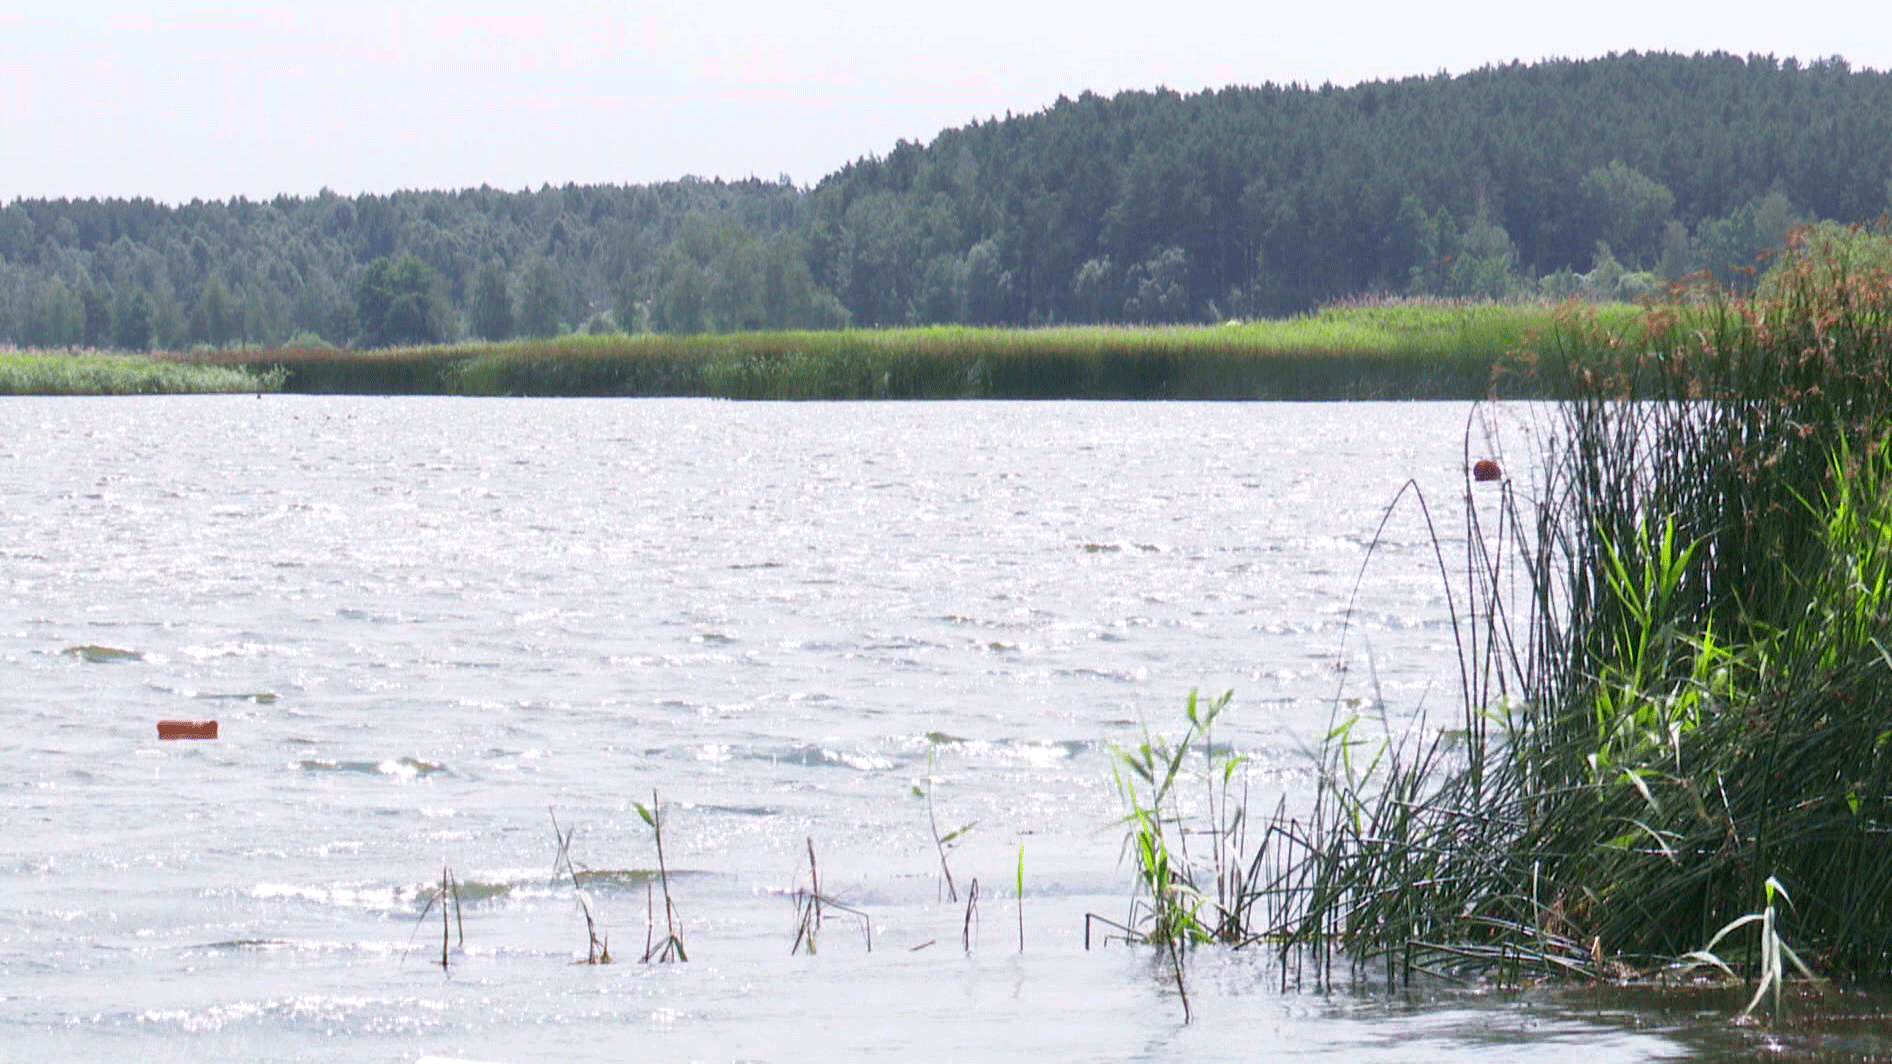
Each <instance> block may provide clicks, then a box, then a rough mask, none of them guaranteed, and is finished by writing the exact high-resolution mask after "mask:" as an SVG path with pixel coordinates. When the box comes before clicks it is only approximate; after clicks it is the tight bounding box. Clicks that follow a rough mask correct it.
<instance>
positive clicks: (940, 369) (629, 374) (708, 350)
mask: <svg viewBox="0 0 1892 1064" xmlns="http://www.w3.org/2000/svg"><path fill="white" fill-rule="evenodd" d="M1552 316H1553V310H1552V308H1550V307H1548V306H1543V305H1528V304H1523V305H1520V304H1508V305H1501V304H1482V305H1480V304H1467V305H1451V304H1437V303H1396V304H1386V303H1382V304H1372V305H1360V306H1349V307H1333V308H1328V309H1326V310H1323V311H1321V312H1319V313H1317V314H1311V315H1305V316H1302V317H1298V318H1292V319H1286V320H1282V321H1268V322H1256V323H1251V324H1231V325H1216V326H1168V327H1120V326H1073V327H1060V328H1042V329H996V328H972V327H963V326H939V327H931V328H913V329H885V330H862V329H854V330H841V331H833V332H756V333H728V334H720V335H698V336H655V335H642V336H622V335H599V336H592V335H572V336H565V337H559V338H557V339H551V340H529V341H513V342H508V343H499V344H464V345H454V346H442V347H426V348H412V349H395V350H387V351H371V352H349V351H328V350H303V351H276V352H260V353H259V352H253V351H252V352H242V353H233V354H228V355H214V356H199V358H200V359H201V360H203V361H208V362H214V363H224V364H244V365H265V366H274V367H280V368H281V369H282V370H283V372H284V373H285V374H286V384H285V387H286V388H287V389H288V390H290V391H300V392H371V393H416V392H421V393H427V392H436V393H450V394H472V395H648V396H661V395H703V396H719V397H724V398H731V399H798V400H808V399H957V398H994V399H1054V398H1078V399H1368V398H1403V399H1443V398H1458V399H1465V398H1478V397H1482V396H1484V395H1486V394H1487V393H1488V391H1489V389H1490V385H1491V376H1492V370H1493V367H1494V365H1496V364H1497V363H1498V361H1499V360H1500V359H1501V358H1502V357H1503V356H1504V355H1505V354H1506V353H1507V352H1509V351H1511V350H1513V349H1514V348H1516V347H1517V346H1518V344H1519V343H1520V341H1521V340H1522V338H1523V337H1525V336H1526V335H1529V334H1530V333H1532V332H1533V331H1534V330H1537V329H1542V328H1545V327H1548V326H1549V325H1550V323H1551V321H1552Z"/></svg>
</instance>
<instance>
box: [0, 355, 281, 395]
mask: <svg viewBox="0 0 1892 1064" xmlns="http://www.w3.org/2000/svg"><path fill="white" fill-rule="evenodd" d="M282 382H283V375H282V374H280V373H273V372H270V371H267V370H264V371H260V372H258V371H252V370H249V369H245V368H242V367H238V366H200V365H190V364H185V363H178V362H170V361H164V360H160V359H148V358H138V357H129V356H121V355H101V354H63V353H42V352H26V353H22V352H12V353H0V395H160V394H166V395H169V394H183V393H196V392H273V391H279V390H280V389H281V388H282Z"/></svg>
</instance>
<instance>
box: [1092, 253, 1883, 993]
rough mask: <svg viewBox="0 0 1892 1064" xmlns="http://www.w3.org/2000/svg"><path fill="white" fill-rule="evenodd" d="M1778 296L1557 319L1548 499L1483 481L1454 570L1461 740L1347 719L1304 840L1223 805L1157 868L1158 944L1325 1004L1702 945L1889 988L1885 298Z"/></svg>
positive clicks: (1535, 482) (1141, 824)
mask: <svg viewBox="0 0 1892 1064" xmlns="http://www.w3.org/2000/svg"><path fill="white" fill-rule="evenodd" d="M1774 281H1775V283H1774V284H1772V285H1771V286H1770V287H1769V288H1768V290H1767V294H1766V295H1764V296H1763V297H1762V298H1759V299H1756V300H1754V301H1751V302H1737V301H1728V300H1718V299H1710V300H1706V301H1702V302H1696V303H1692V304H1687V305H1684V306H1681V307H1667V308H1657V309H1653V310H1650V311H1648V312H1647V313H1646V315H1645V316H1644V319H1643V321H1642V323H1641V325H1640V326H1639V327H1637V328H1634V329H1628V330H1626V329H1624V328H1622V327H1620V326H1619V325H1616V324H1612V323H1611V322H1609V321H1607V320H1601V319H1599V318H1598V317H1597V316H1596V315H1593V314H1589V313H1585V312H1581V311H1578V310H1576V309H1567V310H1565V311H1564V312H1563V315H1562V317H1561V319H1560V321H1559V323H1558V326H1557V328H1556V329H1555V330H1554V331H1552V332H1551V333H1548V334H1546V337H1545V338H1544V340H1543V342H1542V343H1541V344H1540V345H1539V348H1538V354H1537V358H1536V360H1535V361H1534V362H1531V363H1527V364H1526V365H1524V366H1522V367H1520V373H1521V374H1522V375H1523V376H1521V377H1520V378H1518V379H1531V380H1535V381H1536V382H1538V387H1542V388H1545V389H1546V390H1549V391H1552V392H1554V393H1555V392H1562V393H1563V394H1566V395H1568V396H1569V398H1567V399H1565V400H1564V401H1562V402H1559V403H1557V404H1555V405H1554V406H1550V407H1540V408H1536V409H1537V410H1538V411H1539V413H1538V415H1537V416H1538V417H1539V418H1540V421H1539V423H1538V424H1537V425H1536V433H1535V439H1536V441H1537V443H1536V446H1537V447H1538V449H1539V452H1538V453H1537V454H1535V455H1533V456H1529V457H1530V461H1529V462H1528V468H1529V469H1531V470H1532V472H1530V473H1527V474H1525V475H1524V479H1520V480H1512V481H1506V482H1504V483H1502V484H1497V485H1473V484H1470V483H1468V484H1467V492H1466V503H1465V509H1464V511H1463V520H1464V522H1465V527H1466V531H1467V539H1468V541H1469V542H1470V543H1471V544H1472V547H1471V548H1470V550H1469V556H1468V557H1467V558H1464V559H1454V560H1451V561H1450V562H1448V561H1447V560H1446V559H1445V558H1443V557H1441V558H1440V559H1439V565H1440V570H1441V575H1442V577H1444V576H1447V575H1448V574H1450V584H1451V586H1453V587H1455V589H1456V590H1455V593H1454V595H1453V602H1454V606H1453V609H1454V617H1453V623H1454V627H1455V631H1456V637H1457V640H1458V645H1459V648H1460V658H1461V670H1462V675H1463V690H1462V692H1461V697H1462V699H1463V705H1464V706H1465V707H1466V708H1465V709H1464V713H1463V717H1462V718H1461V719H1458V720H1455V721H1452V722H1450V724H1449V727H1447V728H1445V729H1438V728H1437V727H1436V726H1435V727H1427V726H1425V725H1424V724H1423V723H1422V724H1421V725H1419V726H1415V727H1414V728H1412V729H1411V730H1410V731H1407V732H1406V733H1405V734H1403V735H1398V734H1394V732H1393V731H1389V730H1387V729H1384V728H1383V727H1382V724H1381V722H1376V721H1374V720H1368V719H1360V718H1349V719H1342V720H1337V721H1336V723H1335V726H1334V729H1333V731H1332V733H1331V734H1330V735H1329V736H1328V737H1327V741H1326V742H1325V743H1324V744H1323V746H1322V748H1321V750H1320V752H1319V763H1320V766H1321V783H1320V786H1319V788H1318V795H1317V799H1316V801H1315V804H1314V806H1313V808H1312V810H1311V811H1310V812H1307V813H1304V814H1298V815H1296V816H1293V817H1290V816H1289V815H1288V814H1286V813H1285V812H1283V813H1281V814H1279V815H1277V816H1276V817H1274V818H1273V819H1272V820H1271V821H1269V822H1268V823H1267V824H1266V825H1265V826H1248V825H1244V824H1243V823H1242V821H1243V818H1244V817H1245V812H1244V811H1241V810H1239V808H1237V809H1236V810H1235V811H1234V812H1232V813H1231V812H1230V811H1229V810H1230V805H1229V803H1227V802H1224V804H1223V806H1222V807H1221V811H1220V812H1217V807H1216V806H1214V805H1213V804H1211V805H1210V806H1208V807H1207V808H1208V811H1209V812H1210V813H1211V814H1214V815H1212V816H1210V817H1208V818H1207V823H1206V824H1199V825H1197V826H1196V828H1195V833H1196V834H1197V835H1198V836H1199V837H1200V836H1202V835H1204V834H1207V835H1208V836H1210V837H1211V838H1212V839H1214V840H1218V841H1216V842H1215V843H1214V844H1215V846H1216V850H1215V851H1214V852H1215V862H1214V872H1213V874H1212V875H1211V874H1210V873H1209V872H1208V871H1206V870H1205V869H1206V868H1207V867H1208V866H1207V865H1205V864H1204V863H1203V862H1202V861H1201V860H1197V861H1195V862H1194V863H1193V864H1191V863H1190V862H1189V861H1188V860H1187V859H1181V860H1179V859H1178V858H1177V857H1175V856H1169V857H1161V855H1162V848H1161V847H1160V846H1154V847H1147V849H1150V850H1151V851H1152V852H1154V853H1156V854H1157V855H1158V856H1159V857H1161V859H1160V860H1158V859H1157V858H1150V859H1145V858H1143V857H1141V856H1139V870H1140V871H1141V872H1142V873H1143V878H1144V881H1145V885H1146V887H1145V894H1146V895H1147V896H1149V897H1150V898H1152V900H1151V901H1150V902H1149V903H1148V904H1147V905H1146V907H1145V912H1146V916H1145V919H1144V926H1143V927H1142V929H1141V930H1142V933H1143V934H1145V935H1147V936H1151V937H1152V940H1157V941H1160V940H1162V939H1163V938H1165V937H1167V938H1170V939H1180V940H1181V941H1184V942H1188V941H1191V940H1194V939H1204V940H1207V939H1213V940H1217V941H1224V942H1235V943H1251V944H1252V943H1265V944H1267V945H1268V946H1270V947H1271V948H1277V949H1280V950H1281V951H1282V956H1283V958H1284V959H1288V960H1293V961H1295V962H1297V963H1296V964H1293V965H1284V968H1283V971H1284V973H1286V972H1287V971H1288V970H1289V968H1290V967H1293V968H1294V970H1296V971H1298V972H1303V973H1304V972H1306V971H1308V970H1309V968H1308V964H1307V962H1308V961H1309V960H1312V962H1313V964H1312V969H1311V970H1312V971H1313V972H1314V974H1315V977H1316V978H1318V979H1326V978H1331V977H1332V976H1333V967H1334V962H1335V961H1336V960H1338V959H1343V958H1344V960H1345V961H1346V962H1347V963H1345V964H1342V965H1341V967H1342V968H1343V970H1345V971H1348V972H1351V973H1352V974H1353V975H1355V976H1358V975H1360V974H1362V973H1363V972H1365V971H1371V972H1375V973H1382V974H1383V975H1384V977H1385V978H1387V979H1389V980H1390V979H1409V978H1411V976H1412V975H1413V974H1414V973H1416V972H1433V973H1437V974H1442V975H1447V976H1471V975H1477V976H1482V977H1491V976H1494V975H1495V976H1496V977H1498V978H1500V979H1505V978H1511V977H1522V976H1523V975H1525V974H1531V973H1544V972H1563V973H1574V974H1578V975H1583V976H1588V977H1630V976H1648V975H1651V974H1652V973H1656V972H1676V971H1680V970H1682V969H1684V968H1687V967H1691V966H1698V965H1701V964H1703V963H1706V962H1709V961H1710V960H1711V958H1710V957H1709V956H1708V955H1707V954H1706V953H1704V952H1703V950H1704V947H1706V946H1708V945H1709V944H1710V943H1713V944H1714V948H1715V950H1716V956H1714V957H1713V958H1712V961H1713V962H1715V963H1720V962H1722V961H1723V960H1724V959H1725V960H1726V961H1729V962H1736V963H1739V962H1742V961H1743V960H1744V959H1745V960H1746V961H1748V962H1751V963H1757V964H1760V965H1762V966H1763V967H1765V968H1766V970H1767V971H1769V972H1770V973H1772V976H1771V977H1772V978H1774V979H1775V980H1776V981H1775V984H1774V985H1775V988H1776V990H1777V989H1778V981H1777V979H1778V974H1779V973H1780V971H1781V970H1782V969H1781V964H1780V957H1781V956H1783V955H1785V956H1788V957H1790V958H1799V959H1804V960H1805V961H1806V962H1808V964H1809V965H1810V966H1811V967H1813V968H1814V969H1816V970H1822V971H1824V972H1825V973H1827V974H1833V975H1847V976H1855V977H1860V978H1867V979H1879V980H1883V979H1885V978H1887V977H1892V648H1889V647H1888V640H1889V639H1892V446H1889V444H1892V274H1888V273H1887V272H1886V271H1885V270H1884V269H1881V268H1870V269H1866V268H1855V267H1854V266H1853V265H1852V263H1851V261H1850V260H1849V259H1848V257H1847V254H1846V251H1845V248H1844V247H1843V246H1842V245H1839V244H1836V243H1824V244H1817V245H1803V246H1801V247H1799V248H1797V249H1796V250H1795V252H1794V254H1793V256H1792V257H1791V258H1790V259H1789V260H1788V262H1787V263H1786V264H1785V265H1783V266H1782V267H1780V269H1779V272H1778V273H1777V274H1776V275H1775V278H1774ZM1522 457H1524V456H1512V458H1513V463H1514V466H1515V471H1519V472H1521V471H1523V470H1525V469H1526V468H1527V463H1525V462H1521V461H1519V459H1520V458H1522ZM1468 479H1469V478H1468ZM1486 489H1491V490H1489V491H1487V490H1486ZM1430 519H1431V518H1428V520H1430ZM1196 719H1197V717H1196V715H1195V714H1192V716H1191V722H1192V725H1191V726H1192V733H1191V734H1192V735H1193V734H1201V735H1202V736H1203V739H1204V742H1205V744H1206V731H1205V730H1204V729H1201V728H1199V727H1197V726H1196V725H1195V723H1194V722H1195V720H1196ZM1156 749H1157V750H1158V751H1159V755H1160V754H1161V752H1162V751H1163V750H1166V749H1167V748H1166V747H1162V746H1160V745H1159V746H1158V747H1157V748H1156ZM1145 755H1147V751H1145V752H1144V754H1143V755H1136V757H1135V758H1132V759H1131V761H1128V762H1126V763H1131V767H1133V768H1134V767H1136V765H1135V764H1134V763H1132V762H1134V761H1136V760H1138V759H1140V760H1141V761H1142V762H1143V763H1145V764H1154V765H1155V766H1157V767H1158V768H1160V767H1161V766H1163V765H1165V764H1167V765H1169V766H1171V767H1170V768H1169V773H1170V775H1174V774H1175V773H1176V771H1178V769H1177V767H1176V766H1181V767H1183V768H1186V767H1187V766H1188V765H1189V764H1191V763H1192V757H1193V756H1195V755H1192V756H1182V757H1178V758H1176V759H1174V760H1169V761H1166V760H1165V758H1164V757H1163V756H1158V757H1157V758H1156V759H1155V760H1154V762H1152V761H1151V759H1150V758H1149V757H1147V756H1145ZM1126 756H1128V755H1126ZM1207 756H1208V755H1207V749H1206V745H1205V750H1204V752H1203V753H1202V754H1201V755H1199V757H1200V758H1207ZM1210 760H1211V761H1212V759H1210ZM1151 774H1153V775H1155V777H1156V778H1158V779H1161V778H1162V773H1161V772H1160V771H1158V772H1154V773H1151ZM1213 774H1214V773H1213V772H1211V773H1209V775H1210V776H1213ZM1149 793H1154V794H1155V796H1156V797H1155V801H1154V802H1153V803H1152V802H1151V801H1149V800H1148V798H1147V797H1143V795H1146V794H1149ZM1164 793H1165V792H1162V791H1156V792H1150V791H1147V790H1146V791H1145V792H1139V796H1138V798H1137V800H1135V801H1132V802H1131V803H1130V804H1131V808H1132V810H1133V812H1132V818H1131V824H1132V826H1133V829H1134V830H1133V832H1132V835H1133V839H1134V838H1146V837H1149V836H1150V834H1151V832H1150V831H1149V829H1148V825H1149V823H1150V817H1149V815H1148V814H1145V813H1143V812H1140V810H1146V809H1150V808H1157V809H1161V808H1162V802H1163V795H1164ZM1156 815H1157V817H1158V822H1159V823H1161V822H1163V820H1162V818H1163V817H1165V816H1167V817H1168V818H1169V819H1168V822H1169V823H1172V824H1174V825H1177V827H1176V828H1175V829H1173V830H1172V831H1171V833H1170V837H1171V838H1172V839H1175V838H1186V837H1187V836H1186V835H1184V834H1181V833H1180V826H1181V825H1183V824H1184V823H1185V822H1186V820H1187V818H1185V817H1184V816H1183V815H1182V814H1181V813H1180V812H1177V813H1174V814H1161V813H1159V814H1156ZM1234 826H1241V827H1242V831H1241V832H1240V834H1239V836H1238V835H1237V834H1235V832H1234ZM1158 834H1159V836H1160V833H1158ZM1235 839H1239V840H1240V842H1241V845H1240V846H1239V847H1238V848H1236V849H1233V850H1231V849H1229V846H1230V841H1229V840H1235ZM1156 841H1157V842H1159V843H1160V842H1161V838H1160V837H1159V838H1158V839H1157V840H1156ZM1200 845H1201V843H1198V846H1200ZM1138 852H1139V854H1141V853H1142V850H1139V851H1138ZM1227 868H1235V869H1237V870H1238V871H1239V875H1238V876H1236V877H1235V878H1234V879H1233V882H1234V883H1236V884H1237V888H1238V889H1237V890H1236V891H1235V892H1234V893H1233V894H1232V895H1231V894H1229V892H1228V891H1227V890H1226V888H1225V884H1227V883H1228V882H1230V881H1231V880H1230V878H1229V877H1228V876H1227V875H1226V873H1225V871H1224V870H1225V869H1227ZM1212 888H1213V889H1212ZM1165 892H1167V894H1168V896H1169V898H1170V900H1168V901H1165V900H1164V897H1165ZM1177 898H1180V899H1181V906H1182V907H1181V908H1180V909H1179V908H1178V907H1177V902H1176V899H1177ZM1191 906H1194V908H1191ZM1178 912H1182V913H1185V914H1186V915H1188V919H1187V920H1181V921H1180V926H1182V927H1184V928H1185V929H1187V933H1185V934H1182V935H1176V934H1174V933H1173V932H1171V931H1167V930H1165V929H1166V928H1174V927H1176V926H1179V918H1178V916H1177V913H1178ZM1197 913H1200V914H1202V915H1201V916H1200V917H1198V916H1196V915H1194V914H1197ZM1229 914H1234V915H1236V916H1238V917H1239V918H1240V920H1239V926H1237V927H1235V928H1234V929H1233V930H1231V929H1229V928H1228V927H1227V926H1226V925H1227V923H1228V918H1229ZM1744 920H1745V922H1742V921H1744ZM1730 925H1733V926H1732V928H1731V927H1730ZM1724 931H1725V932H1726V934H1725V935H1724V934H1723V932H1724ZM1691 955H1692V956H1691ZM1796 963H1797V960H1796ZM1759 1000H1760V996H1759V995H1756V1001H1757V1002H1758V1001H1759Z"/></svg>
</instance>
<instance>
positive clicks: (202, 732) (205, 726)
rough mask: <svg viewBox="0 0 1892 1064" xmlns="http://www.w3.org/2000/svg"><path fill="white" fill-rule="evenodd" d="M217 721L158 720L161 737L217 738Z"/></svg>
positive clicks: (159, 736)
mask: <svg viewBox="0 0 1892 1064" xmlns="http://www.w3.org/2000/svg"><path fill="white" fill-rule="evenodd" d="M216 737H217V722H216V721H214V720H161V721H159V722H158V738H160V739H215V738H216Z"/></svg>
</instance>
